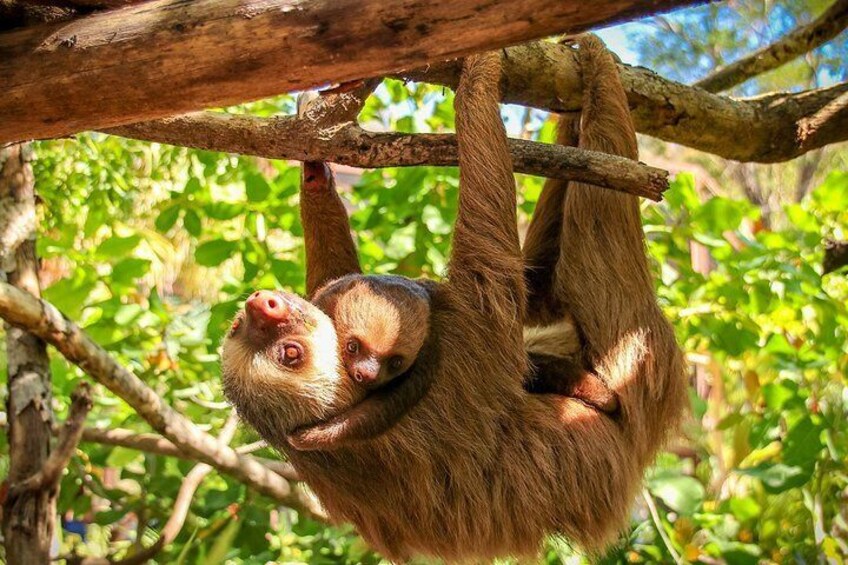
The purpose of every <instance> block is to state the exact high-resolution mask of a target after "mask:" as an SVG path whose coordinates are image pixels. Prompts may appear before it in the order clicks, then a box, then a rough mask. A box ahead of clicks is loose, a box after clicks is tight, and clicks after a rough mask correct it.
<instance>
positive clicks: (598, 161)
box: [108, 112, 668, 200]
mask: <svg viewBox="0 0 848 565" xmlns="http://www.w3.org/2000/svg"><path fill="white" fill-rule="evenodd" d="M108 133H114V134H116V135H122V136H125V137H132V138H135V139H143V140H147V141H158V142H160V143H169V144H172V145H179V146H183V147H194V148H199V149H208V150H211V151H224V152H228V153H239V154H243V155H256V156H260V157H266V158H269V159H294V160H298V161H304V160H320V161H329V162H332V163H339V164H342V165H351V166H354V167H363V168H372V167H408V166H415V165H448V166H455V165H457V163H458V160H457V158H458V153H457V145H456V137H455V136H454V135H452V134H435V133H433V134H415V135H412V134H403V133H392V132H388V133H376V132H370V131H366V130H365V129H363V128H361V127H359V126H358V125H356V124H355V123H347V124H341V125H337V126H336V127H334V128H328V129H321V128H315V127H313V124H311V123H309V122H308V121H307V120H305V119H300V118H296V117H293V116H286V117H280V118H256V117H253V116H234V115H230V114H219V113H212V112H200V113H196V114H187V115H185V116H179V117H176V118H167V119H164V120H156V121H153V122H145V123H141V124H133V125H130V126H122V127H118V128H115V129H112V130H108ZM509 143H510V151H511V153H512V158H513V163H514V167H515V170H516V171H517V172H521V173H527V174H531V175H538V176H545V177H554V178H562V179H566V180H576V181H579V182H583V183H587V184H591V185H597V186H605V187H607V188H612V189H614V190H618V191H621V192H626V193H629V194H635V195H637V196H643V197H645V198H650V199H651V200H660V199H661V198H662V193H663V191H665V190H666V189H667V188H668V173H667V172H666V171H664V170H662V169H657V168H654V167H649V166H647V165H645V164H642V163H638V162H636V161H632V160H630V159H625V158H623V157H618V156H615V155H608V154H606V153H598V152H596V151H586V150H583V149H577V148H574V147H564V146H561V145H553V144H543V143H534V142H532V141H527V140H523V139H511V140H510V142H509Z"/></svg>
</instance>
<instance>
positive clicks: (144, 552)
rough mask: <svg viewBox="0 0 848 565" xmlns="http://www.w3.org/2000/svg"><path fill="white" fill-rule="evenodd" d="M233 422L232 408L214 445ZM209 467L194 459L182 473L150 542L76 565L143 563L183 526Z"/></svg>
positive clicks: (223, 441) (227, 435)
mask: <svg viewBox="0 0 848 565" xmlns="http://www.w3.org/2000/svg"><path fill="white" fill-rule="evenodd" d="M237 426H238V417H237V416H236V413H235V411H233V412H231V413H230V417H229V418H227V422H226V423H225V424H224V427H223V428H222V430H221V433H220V435H219V436H218V445H220V446H221V447H226V446H227V445H229V443H230V442H231V441H232V439H233V436H234V435H235V432H236V428H237ZM212 469H213V467H212V466H211V465H207V464H206V463H198V464H197V465H195V466H194V467H192V469H191V471H189V472H188V473H187V474H186V476H185V477H184V478H183V482H182V484H181V485H180V489H179V490H178V491H177V497H176V498H175V499H174V509H173V512H171V515H170V516H169V517H168V521H167V522H165V525H164V526H162V529H161V530H160V531H159V537H158V538H157V539H156V541H155V542H154V543H153V544H151V545H150V546H148V547H146V548H143V549H141V550H139V551H138V552H136V553H134V554H132V555H130V556H128V557H125V558H124V559H118V560H115V559H111V558H107V557H88V558H83V559H81V560H78V563H79V564H80V565H143V564H144V563H147V562H148V561H149V560H150V559H153V557H154V556H155V555H156V554H157V553H159V552H160V551H162V550H163V549H164V548H165V546H166V545H168V544H169V543H171V542H172V541H174V539H176V537H177V534H179V533H180V530H182V529H183V524H185V519H186V517H187V516H188V511H189V508H191V501H192V499H193V498H194V493H195V492H196V491H197V489H198V487H200V485H201V484H202V483H203V479H205V478H206V476H207V475H209V473H211V472H212Z"/></svg>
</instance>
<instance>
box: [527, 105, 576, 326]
mask: <svg viewBox="0 0 848 565" xmlns="http://www.w3.org/2000/svg"><path fill="white" fill-rule="evenodd" d="M579 126H580V115H579V114H563V115H562V116H561V117H560V120H559V123H558V125H557V140H556V141H557V143H558V144H560V145H567V146H576V145H577V143H578V137H577V134H578V130H579ZM567 189H568V181H564V180H561V179H548V180H547V181H545V186H544V187H543V188H542V193H541V194H540V195H539V201H538V203H537V204H536V210H535V212H534V213H533V219H532V220H531V221H530V225H529V226H528V228H527V235H526V236H525V238H524V247H523V248H522V253H523V255H524V278H525V281H526V283H527V314H526V316H525V322H524V323H525V325H532V326H541V325H548V324H550V323H554V322H556V321H558V320H559V319H561V318H562V313H563V309H562V306H561V304H560V303H559V300H558V298H557V296H556V295H555V293H554V292H553V287H554V285H555V281H554V278H555V277H554V275H555V269H554V267H555V265H556V262H557V259H559V246H560V239H561V237H562V236H561V232H562V210H563V205H564V203H565V194H566V190H567Z"/></svg>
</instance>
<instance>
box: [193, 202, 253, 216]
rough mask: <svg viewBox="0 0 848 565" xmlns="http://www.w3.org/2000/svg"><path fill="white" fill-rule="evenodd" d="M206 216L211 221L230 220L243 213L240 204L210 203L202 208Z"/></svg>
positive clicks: (242, 207)
mask: <svg viewBox="0 0 848 565" xmlns="http://www.w3.org/2000/svg"><path fill="white" fill-rule="evenodd" d="M203 210H204V211H205V212H206V215H207V216H209V217H210V218H212V219H213V220H232V219H233V218H235V217H236V216H238V215H239V214H242V213H244V206H243V205H242V204H233V203H232V202H212V203H211V204H207V205H206V206H204V207H203Z"/></svg>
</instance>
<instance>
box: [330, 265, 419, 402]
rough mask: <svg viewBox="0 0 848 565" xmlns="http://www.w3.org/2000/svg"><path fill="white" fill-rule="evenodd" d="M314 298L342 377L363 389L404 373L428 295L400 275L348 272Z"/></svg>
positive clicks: (416, 346) (415, 344)
mask: <svg viewBox="0 0 848 565" xmlns="http://www.w3.org/2000/svg"><path fill="white" fill-rule="evenodd" d="M314 302H315V304H316V305H317V306H318V307H319V308H321V309H322V310H324V311H325V312H327V314H328V315H329V316H330V318H332V320H333V324H334V325H335V327H336V333H337V334H338V338H339V349H340V357H341V359H342V362H343V363H344V367H345V370H346V371H347V374H348V376H349V377H350V378H351V379H352V380H353V381H354V382H356V383H358V384H360V385H362V386H363V387H364V388H366V389H373V388H377V387H380V386H382V385H384V384H386V383H387V382H389V381H391V380H392V379H394V378H396V377H398V376H400V375H402V374H403V373H405V372H406V371H407V370H408V369H409V368H410V367H411V366H412V364H413V363H414V362H415V359H416V357H417V356H418V352H419V351H420V350H421V347H422V345H423V344H424V340H425V339H426V338H427V332H428V330H429V316H430V305H429V298H428V295H427V293H426V292H425V291H424V289H423V288H422V287H421V286H420V285H419V284H418V283H417V282H415V281H412V280H409V279H406V278H404V277H398V276H361V275H351V276H348V277H344V278H342V279H339V280H338V281H334V282H333V283H330V284H329V285H328V286H326V287H324V288H323V289H322V290H321V291H319V293H318V294H317V295H316V296H315V298H314Z"/></svg>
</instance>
